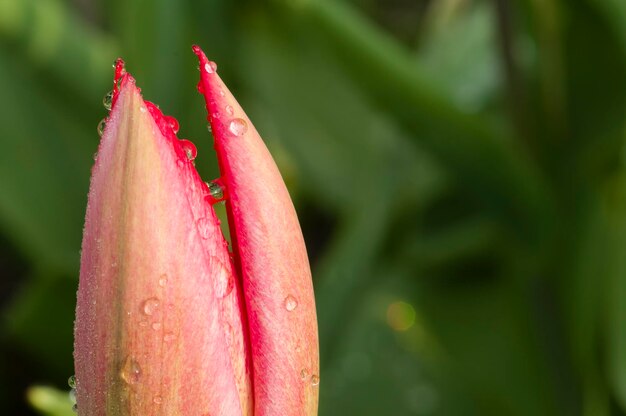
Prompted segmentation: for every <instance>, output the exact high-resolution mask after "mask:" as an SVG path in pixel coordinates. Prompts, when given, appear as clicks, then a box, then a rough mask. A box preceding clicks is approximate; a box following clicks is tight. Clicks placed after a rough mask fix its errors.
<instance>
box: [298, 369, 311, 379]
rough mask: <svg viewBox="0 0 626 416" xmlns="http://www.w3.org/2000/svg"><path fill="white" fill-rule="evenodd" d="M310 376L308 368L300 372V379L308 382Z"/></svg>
mask: <svg viewBox="0 0 626 416" xmlns="http://www.w3.org/2000/svg"><path fill="white" fill-rule="evenodd" d="M308 376H309V370H307V369H306V368H303V369H302V370H300V378H301V379H302V380H306V378H307V377H308Z"/></svg>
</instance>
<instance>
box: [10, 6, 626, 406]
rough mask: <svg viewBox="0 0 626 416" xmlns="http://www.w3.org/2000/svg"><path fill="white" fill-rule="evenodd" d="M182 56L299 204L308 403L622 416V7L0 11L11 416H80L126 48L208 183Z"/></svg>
mask: <svg viewBox="0 0 626 416" xmlns="http://www.w3.org/2000/svg"><path fill="white" fill-rule="evenodd" d="M192 43H199V44H200V45H201V46H203V47H204V48H205V51H206V52H207V54H208V55H209V56H210V57H211V58H212V59H213V60H215V61H216V62H217V63H218V66H219V72H220V74H221V75H222V77H223V78H224V79H225V80H226V82H227V83H228V84H229V85H230V86H231V89H232V90H233V91H234V92H235V94H236V95H237V96H238V97H239V99H240V102H241V103H242V105H243V106H244V107H245V108H246V109H247V111H248V114H249V115H250V117H251V119H252V120H253V121H254V122H255V125H256V127H257V128H258V129H259V131H260V132H261V134H262V136H263V137H264V138H265V140H266V141H267V144H268V146H269V147H270V149H271V151H272V153H273V154H274V155H275V158H276V160H277V163H278V164H279V167H280V168H281V171H282V172H283V174H284V176H285V179H286V182H287V183H288V186H289V188H290V191H291V193H292V195H293V197H294V200H295V203H296V206H297V209H298V211H299V214H300V217H301V222H302V225H303V229H304V234H305V238H306V240H307V244H308V247H309V250H310V256H311V260H312V265H313V269H314V278H315V287H316V296H317V302H318V303H317V304H318V313H319V321H320V322H319V323H320V339H321V354H322V371H321V384H320V394H321V397H320V414H321V415H324V416H326V415H437V416H444V415H446V416H447V415H454V416H456V415H459V416H466V415H469V416H472V415H498V416H499V415H568V416H569V415H584V416H604V415H626V153H625V151H626V149H625V148H624V144H625V140H626V117H625V116H626V2H624V1H623V0H414V1H412V0H360V1H357V0H352V1H339V0H335V1H332V0H318V1H314V0H265V1H252V0H250V1H229V0H204V1H199V0H196V1H194V0H184V1H174V0H171V1H170V0H154V1H148V0H112V1H102V0H92V1H88V0H73V1H72V0H0V98H1V99H0V149H1V150H0V273H1V279H0V306H1V308H2V309H1V310H2V315H1V321H0V352H1V356H0V385H1V386H2V388H1V389H0V409H2V414H7V415H28V414H35V411H37V412H39V413H41V414H45V415H52V416H57V415H58V416H60V415H71V414H72V413H71V411H70V410H69V406H70V405H69V404H68V403H69V401H68V400H67V399H66V395H65V393H63V392H59V391H58V389H61V390H67V389H68V387H67V385H66V380H67V377H68V376H69V375H71V374H72V373H73V369H72V322H73V314H74V306H75V291H76V286H77V278H78V267H79V249H80V240H81V229H82V225H83V219H84V210H85V204H86V194H87V189H88V184H89V171H90V166H91V165H92V163H93V159H92V155H93V153H94V152H95V151H96V148H97V142H98V136H97V134H96V125H97V124H98V121H99V120H100V119H101V118H102V117H104V115H105V111H104V109H103V108H102V104H101V101H102V97H103V96H104V94H105V93H106V92H107V91H108V90H109V89H111V82H112V69H111V63H112V62H113V60H114V59H115V58H116V57H118V56H122V57H124V59H125V60H126V62H127V68H128V70H129V71H131V72H132V73H133V74H134V75H135V77H136V79H137V82H138V84H139V85H140V86H141V87H142V89H143V92H144V96H145V97H146V98H147V99H149V100H151V101H154V102H156V103H158V104H160V106H161V109H163V110H164V112H165V113H167V114H171V115H174V116H175V117H177V118H178V119H179V121H180V123H181V135H180V136H181V137H188V138H190V139H192V140H193V141H194V142H195V143H196V144H197V146H198V148H199V154H200V156H199V158H198V159H197V166H198V168H199V170H200V171H201V173H202V175H203V176H204V177H205V178H206V179H211V178H212V177H214V176H215V175H217V168H216V166H215V160H214V156H213V151H212V144H211V137H210V135H209V134H208V133H207V131H206V128H205V121H204V120H205V114H204V107H203V104H202V99H201V97H200V96H199V95H198V94H197V92H196V91H195V83H196V82H197V79H198V73H197V70H196V66H197V64H196V62H195V57H194V56H193V54H192V53H191V49H190V46H191V44H192ZM42 385H47V386H51V387H52V388H50V387H33V386H42Z"/></svg>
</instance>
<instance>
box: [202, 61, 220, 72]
mask: <svg viewBox="0 0 626 416" xmlns="http://www.w3.org/2000/svg"><path fill="white" fill-rule="evenodd" d="M204 70H205V72H206V73H207V74H213V73H214V72H215V71H217V64H216V63H215V62H213V61H209V62H207V63H206V64H204Z"/></svg>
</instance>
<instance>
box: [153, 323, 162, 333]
mask: <svg viewBox="0 0 626 416" xmlns="http://www.w3.org/2000/svg"><path fill="white" fill-rule="evenodd" d="M161 326H162V324H161V322H154V323H153V324H152V329H154V330H155V331H158V330H159V329H161Z"/></svg>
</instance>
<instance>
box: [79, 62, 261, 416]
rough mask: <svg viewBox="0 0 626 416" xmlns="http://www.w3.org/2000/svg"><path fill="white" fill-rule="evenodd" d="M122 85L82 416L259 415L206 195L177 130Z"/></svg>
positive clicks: (109, 154)
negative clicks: (254, 407) (253, 405)
mask: <svg viewBox="0 0 626 416" xmlns="http://www.w3.org/2000/svg"><path fill="white" fill-rule="evenodd" d="M118 69H119V65H118ZM118 76H119V77H121V78H120V81H119V82H118V89H119V92H118V93H116V95H115V97H114V101H113V109H112V112H111V115H110V118H109V120H108V122H107V126H106V129H105V131H104V135H103V138H102V142H101V144H100V148H99V151H98V156H97V162H96V164H95V166H94V169H93V172H92V180H91V188H90V192H89V203H88V207H87V216H86V223H85V229H84V236H83V246H82V257H81V273H80V283H79V290H78V305H77V313H76V326H75V352H74V355H75V365H76V378H77V405H78V409H79V412H80V413H81V414H84V415H89V416H105V415H106V416H115V415H137V416H139V415H141V416H149V415H157V414H164V415H191V416H205V415H209V414H211V415H233V416H234V415H237V416H239V415H242V414H250V407H251V398H250V395H251V388H250V364H249V354H248V352H247V344H248V341H247V340H246V339H245V336H244V334H245V331H244V327H247V324H245V322H244V318H243V314H242V308H243V300H242V297H241V288H240V287H239V285H238V283H237V280H236V279H235V278H234V274H233V269H232V263H231V260H230V257H229V254H228V251H227V249H226V245H225V242H224V239H223V236H222V234H221V231H220V229H219V221H218V220H217V218H216V216H215V214H214V212H213V210H212V208H211V206H210V204H208V203H207V202H206V201H205V196H206V194H207V192H208V190H207V187H206V185H205V184H204V183H203V182H202V181H201V180H200V178H199V176H198V174H197V172H196V171H195V169H194V167H193V166H192V164H191V163H190V161H189V160H188V158H187V155H186V152H185V149H184V148H183V146H182V145H181V141H178V140H176V138H175V134H174V132H173V131H172V129H171V126H170V124H171V123H169V122H170V121H171V120H169V119H167V118H165V117H164V116H163V115H162V114H161V113H160V111H159V110H158V108H157V107H156V106H154V105H152V104H150V103H147V102H144V101H143V99H142V97H141V95H140V94H139V90H138V89H137V88H136V86H135V83H134V80H133V79H132V78H131V77H130V76H129V75H124V76H121V73H118Z"/></svg>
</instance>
